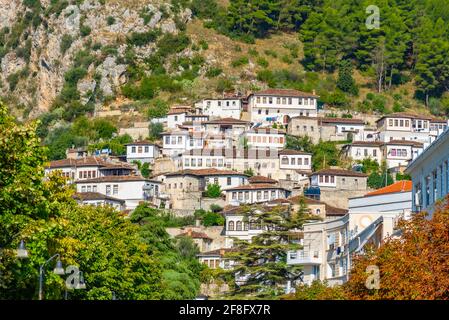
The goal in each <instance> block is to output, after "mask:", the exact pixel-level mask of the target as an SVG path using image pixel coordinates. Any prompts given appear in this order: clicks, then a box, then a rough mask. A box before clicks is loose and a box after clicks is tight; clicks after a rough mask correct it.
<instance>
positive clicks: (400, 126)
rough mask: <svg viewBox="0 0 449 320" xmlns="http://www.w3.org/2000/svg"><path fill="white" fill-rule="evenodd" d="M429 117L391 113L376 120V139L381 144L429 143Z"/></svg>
mask: <svg viewBox="0 0 449 320" xmlns="http://www.w3.org/2000/svg"><path fill="white" fill-rule="evenodd" d="M430 121H431V118H430V117H426V116H422V115H416V114H411V113H405V112H400V113H392V114H389V115H386V116H383V117H381V118H380V119H379V120H377V122H376V124H377V130H378V131H379V134H378V139H379V140H380V141H383V142H389V141H392V140H408V141H416V142H421V143H426V144H427V143H430V142H431V141H430V140H431V139H430Z"/></svg>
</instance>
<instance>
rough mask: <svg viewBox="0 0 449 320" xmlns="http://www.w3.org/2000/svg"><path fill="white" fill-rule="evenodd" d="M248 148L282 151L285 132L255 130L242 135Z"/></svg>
mask: <svg viewBox="0 0 449 320" xmlns="http://www.w3.org/2000/svg"><path fill="white" fill-rule="evenodd" d="M243 137H244V139H246V141H247V145H248V147H251V148H262V149H271V148H275V149H283V148H284V146H285V131H281V130H277V129H272V128H255V129H251V130H249V131H246V132H245V133H244V134H243Z"/></svg>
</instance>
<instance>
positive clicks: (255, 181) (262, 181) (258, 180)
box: [248, 176, 278, 184]
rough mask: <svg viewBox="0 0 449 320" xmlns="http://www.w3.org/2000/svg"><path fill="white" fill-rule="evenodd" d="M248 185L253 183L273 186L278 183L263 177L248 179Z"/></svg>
mask: <svg viewBox="0 0 449 320" xmlns="http://www.w3.org/2000/svg"><path fill="white" fill-rule="evenodd" d="M248 181H249V183H251V184H254V183H265V184H266V183H271V184H275V183H278V182H277V180H274V179H270V178H268V177H264V176H252V177H250V178H248Z"/></svg>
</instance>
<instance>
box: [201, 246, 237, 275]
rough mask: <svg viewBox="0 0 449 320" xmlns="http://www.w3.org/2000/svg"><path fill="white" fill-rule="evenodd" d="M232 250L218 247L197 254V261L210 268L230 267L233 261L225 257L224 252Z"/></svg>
mask: <svg viewBox="0 0 449 320" xmlns="http://www.w3.org/2000/svg"><path fill="white" fill-rule="evenodd" d="M230 251H232V249H230V248H220V249H216V250H211V251H207V252H202V253H199V254H197V255H196V256H197V258H198V261H199V262H200V263H203V264H205V265H206V266H208V267H209V268H210V269H218V268H221V269H225V270H227V269H232V267H233V266H234V261H233V260H231V259H229V258H226V257H225V255H226V253H228V252H230Z"/></svg>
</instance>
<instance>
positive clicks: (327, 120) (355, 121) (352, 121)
mask: <svg viewBox="0 0 449 320" xmlns="http://www.w3.org/2000/svg"><path fill="white" fill-rule="evenodd" d="M319 121H320V122H321V123H322V124H326V123H347V124H360V125H363V124H365V121H363V120H362V119H353V118H319Z"/></svg>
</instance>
